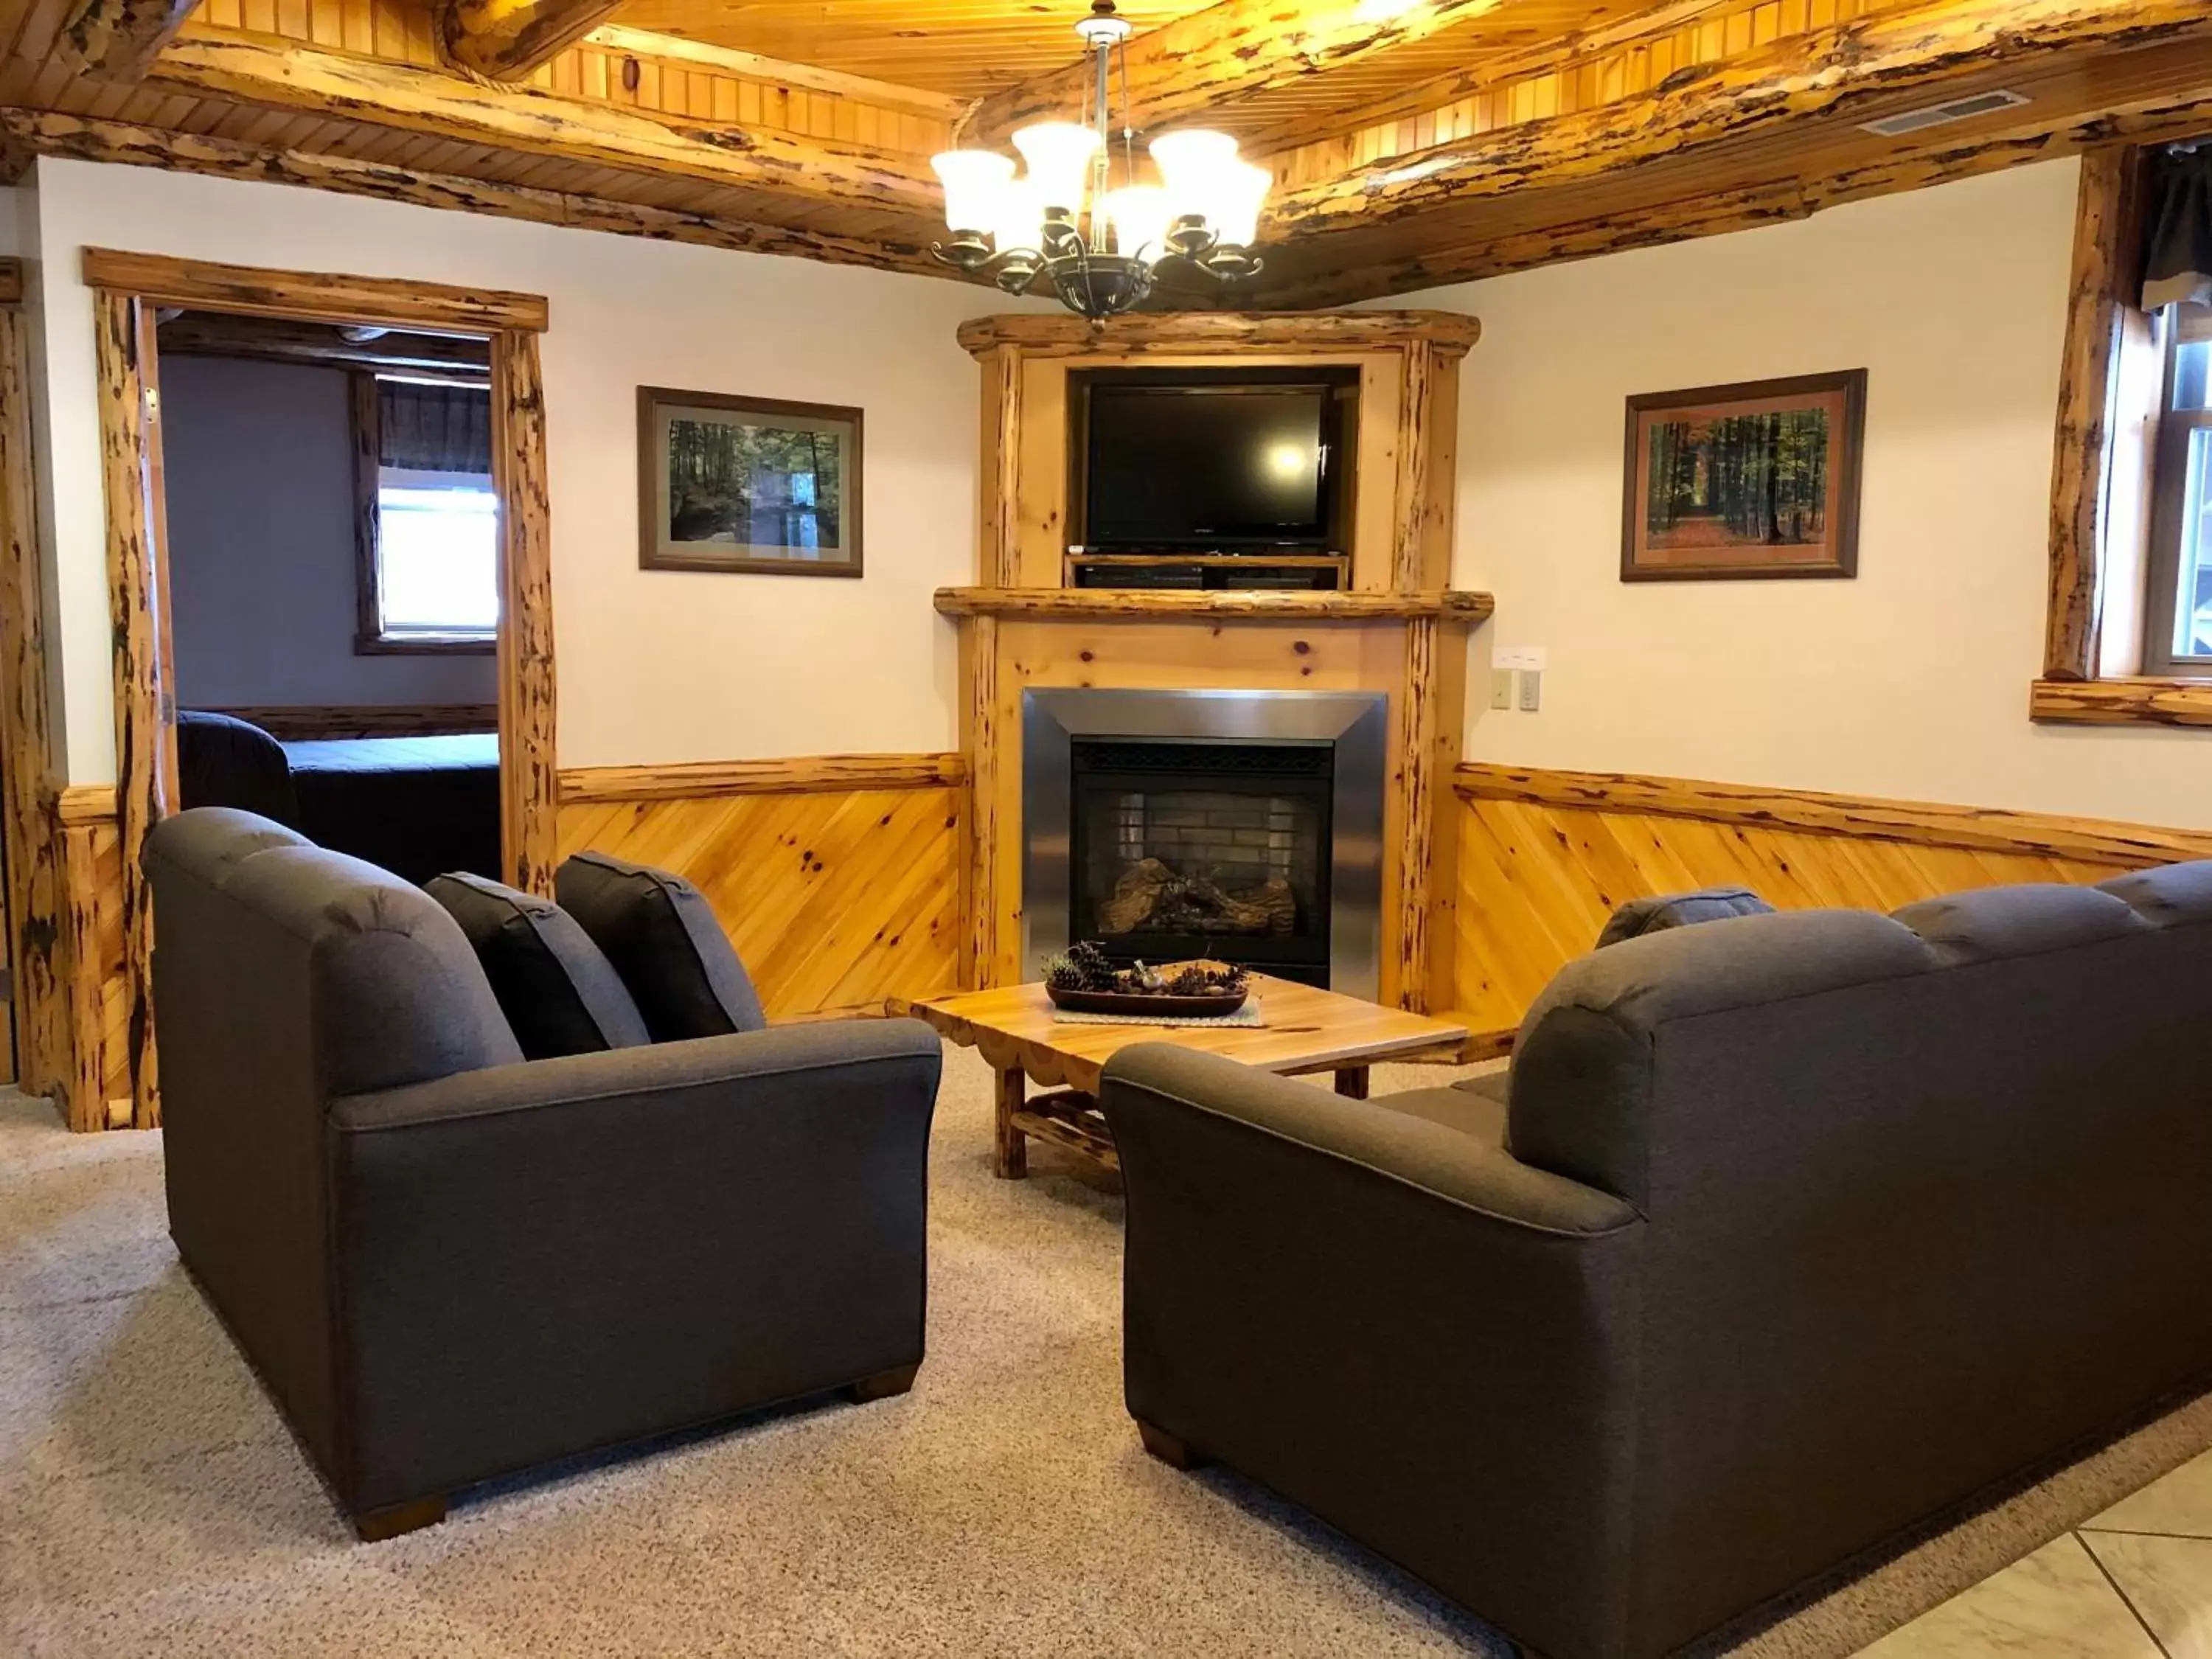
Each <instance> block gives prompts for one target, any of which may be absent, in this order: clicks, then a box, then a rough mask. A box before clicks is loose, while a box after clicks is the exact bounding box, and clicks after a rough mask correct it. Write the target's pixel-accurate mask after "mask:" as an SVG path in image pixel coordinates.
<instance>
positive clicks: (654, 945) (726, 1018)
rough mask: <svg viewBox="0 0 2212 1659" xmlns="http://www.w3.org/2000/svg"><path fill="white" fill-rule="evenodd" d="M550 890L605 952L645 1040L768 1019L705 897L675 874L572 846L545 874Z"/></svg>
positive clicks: (724, 1031) (742, 1027) (724, 1032)
mask: <svg viewBox="0 0 2212 1659" xmlns="http://www.w3.org/2000/svg"><path fill="white" fill-rule="evenodd" d="M553 891H554V896H556V898H558V899H559V900H560V901H561V908H562V909H564V910H566V911H567V912H568V914H569V915H572V916H574V917H575V919H576V921H577V922H578V923H579V924H580V926H581V927H583V930H584V931H585V932H586V933H589V934H590V935H591V936H592V940H593V942H594V943H596V944H597V945H599V949H600V950H602V951H605V952H606V955H607V960H608V961H610V962H611V963H613V964H614V969H615V972H616V973H617V974H619V975H621V976H622V981H623V984H624V985H626V986H628V987H629V994H630V995H631V996H632V997H633V998H635V1000H636V1002H637V1006H638V1010H639V1012H641V1013H642V1014H643V1015H644V1016H645V1024H646V1029H647V1030H649V1031H650V1032H652V1034H653V1041H654V1042H680V1041H682V1040H683V1039H684V1038H686V1037H702V1036H728V1035H729V1034H730V1033H732V1032H733V1031H757V1030H762V1029H763V1028H764V1027H765V1026H766V1025H767V1024H768V1019H767V1017H766V1016H765V1015H764V1014H763V1013H762V1012H761V1004H760V998H759V997H758V995H757V994H755V993H754V990H753V982H752V981H751V980H750V978H749V977H748V976H747V975H746V973H745V967H744V963H742V962H739V961H738V953H737V952H736V951H733V950H732V949H731V948H730V941H729V939H728V937H727V935H726V934H725V933H723V932H722V924H721V923H720V921H716V920H715V917H714V910H713V908H712V907H710V906H709V905H708V902H707V897H706V895H705V894H703V893H702V892H701V891H700V890H698V889H697V888H696V887H694V886H693V885H692V884H690V882H688V881H686V880H684V878H682V877H681V876H676V875H671V874H670V873H669V872H667V871H665V870H655V869H653V868H652V867H651V866H648V865H643V864H632V863H629V861H628V860H623V859H618V858H614V857H611V856H610V855H609V854H605V853H578V854H574V856H573V857H571V858H570V859H569V860H568V861H567V862H566V863H564V864H562V866H561V867H560V869H559V870H558V871H556V872H555V873H554V877H553Z"/></svg>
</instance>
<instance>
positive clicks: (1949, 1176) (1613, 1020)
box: [1508, 866, 2212, 1650]
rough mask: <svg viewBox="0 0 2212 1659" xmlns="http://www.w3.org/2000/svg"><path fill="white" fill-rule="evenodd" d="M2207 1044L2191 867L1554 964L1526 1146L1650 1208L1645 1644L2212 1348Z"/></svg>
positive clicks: (2210, 1009)
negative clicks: (2206, 1289)
mask: <svg viewBox="0 0 2212 1659" xmlns="http://www.w3.org/2000/svg"><path fill="white" fill-rule="evenodd" d="M2207 1030H2212V866H2179V867H2176V868H2173V869H2169V870H2165V871H2158V872H2145V873H2143V874H2142V875H2137V876H2130V877H2125V878H2120V879H2119V880H2118V881H2115V882H2112V883H2108V884H2106V885H2105V886H2104V887H2103V888H2101V889H2099V888H2063V887H2044V886H2030V887H2021V888H2008V889H1990V890H1983V891H1978V892H1972V893H1964V894H1958V895H1954V896H1948V897H1946V898H1942V899H1937V900H1931V901H1929V902H1925V903H1923V904H1917V905H1914V906H1911V907H1909V908H1907V909H1905V910H1904V911H1901V912H1899V915H1898V916H1897V917H1896V918H1894V919H1893V918H1889V917H1883V916H1878V915H1869V914H1862V913H1854V912H1840V911H1813V912H1796V913H1790V914H1783V915H1763V916H1748V917H1742V918H1738V919H1735V920H1730V921H1716V922H1712V923H1711V924H1709V925H1706V926H1703V927H1687V928H1680V929H1677V930H1674V931H1672V932H1668V933H1659V934H1654V935H1650V936H1649V937H1645V938H1642V939H1632V940H1628V941H1626V942H1625V943H1622V944H1620V945H1614V946H1613V947H1611V948H1609V949H1607V950H1605V951H1599V952H1597V953H1595V955H1593V956H1590V957H1585V958H1583V960H1582V961H1580V962H1577V963H1573V964H1571V966H1570V967H1569V968H1568V969H1565V971H1564V972H1562V973H1561V974H1560V975H1559V977H1558V978H1557V979H1556V980H1554V981H1553V984H1552V985H1551V986H1550V987H1548V988H1547V991H1546V992H1545V994H1544V995H1543V996H1542V998H1541V999H1540V1000H1539V1001H1538V1003H1537V1005H1536V1006H1535V1007H1534V1008H1533V1009H1532V1010H1531V1011H1530V1013H1529V1017H1528V1020H1527V1021H1526V1023H1525V1024H1523V1026H1522V1034H1521V1042H1520V1045H1519V1048H1518V1050H1517V1052H1516V1060H1515V1065H1514V1068H1513V1073H1512V1083H1511V1098H1510V1107H1509V1123H1508V1137H1509V1141H1510V1146H1511V1147H1512V1150H1513V1151H1514V1152H1515V1153H1516V1155H1517V1156H1519V1157H1520V1158H1522V1159H1524V1160H1525V1161H1528V1162H1529V1163H1532V1164H1537V1165H1539V1166H1540V1167H1542V1168H1545V1169H1548V1170H1554V1171H1556V1172H1559V1173H1562V1174H1568V1175H1572V1176H1576V1177H1577V1178H1578V1179H1581V1180H1583V1181H1585V1182H1589V1183H1591V1184H1593V1185H1595V1186H1599V1187H1601V1188H1605V1189H1606V1190H1607V1191H1611V1192H1613V1193H1616V1194H1620V1196H1622V1197H1625V1198H1626V1199H1628V1200H1630V1201H1631V1202H1632V1203H1633V1204H1635V1205H1636V1206H1638V1209H1640V1210H1641V1211H1642V1212H1644V1214H1645V1215H1646V1216H1647V1217H1648V1218H1649V1219H1650V1232H1649V1237H1648V1239H1647V1242H1646V1247H1645V1255H1644V1281H1643V1286H1642V1291H1641V1295H1642V1297H1643V1303H1644V1308H1643V1315H1642V1318H1641V1322H1640V1333H1639V1335H1638V1349H1639V1352H1638V1362H1637V1363H1638V1369H1639V1373H1640V1376H1641V1379H1642V1380H1641V1383H1640V1387H1639V1403H1638V1425H1637V1428H1636V1433H1637V1435H1638V1443H1639V1450H1638V1479H1637V1491H1638V1499H1637V1501H1638V1506H1639V1510H1640V1513H1639V1516H1638V1522H1637V1533H1638V1537H1640V1538H1643V1539H1645V1540H1647V1541H1650V1547H1649V1548H1648V1549H1646V1550H1644V1551H1643V1552H1641V1553H1640V1554H1639V1560H1638V1573H1639V1575H1640V1583H1639V1585H1638V1590H1637V1592H1636V1594H1637V1599H1638V1607H1639V1609H1640V1611H1639V1613H1638V1621H1639V1627H1640V1630H1641V1632H1642V1634H1643V1638H1644V1639H1648V1642H1649V1644H1650V1646H1651V1648H1652V1649H1653V1650H1659V1649H1662V1648H1665V1647H1669V1646H1672V1645H1674V1644H1677V1643H1680V1642H1681V1641H1685V1640H1687V1639H1688V1638H1691V1637H1692V1636H1694V1635H1696V1634H1698V1633H1699V1632H1701V1631H1703V1630H1705V1629H1706V1628H1707V1627H1708V1626H1711V1624H1712V1623H1713V1622H1714V1621H1715V1620H1717V1619H1719V1618H1722V1617H1724V1616H1726V1615H1727V1614H1728V1613H1730V1612H1731V1611H1733V1610H1734V1609H1735V1608H1737V1607H1741V1606H1743V1605H1745V1604H1746V1602H1747V1601H1749V1600H1752V1599H1756V1598H1757V1597H1758V1596H1759V1595H1767V1594H1771V1593H1773V1591H1774V1590H1775V1589H1778V1588H1780V1587H1782V1586H1785V1585H1787V1584H1790V1583H1795V1582H1796V1581H1797V1580H1799V1579H1801V1578H1802V1577H1804V1576H1805V1575H1806V1574H1808V1573H1811V1572H1814V1571H1819V1570H1820V1569H1821V1568H1822V1567H1824V1566H1826V1565H1831V1564H1832V1563H1834V1562H1836V1561H1838V1560H1840V1559H1844V1558H1845V1557H1847V1556H1849V1555H1850V1554H1851V1553H1854V1552H1856V1551H1857V1550H1859V1549H1863V1548H1866V1547H1870V1546H1872V1545H1873V1544H1875V1542H1877V1541H1880V1540H1881V1538H1883V1537H1886V1536H1887V1535H1888V1534H1891V1533H1893V1531H1895V1530H1896V1529H1897V1528H1900V1527H1902V1526H1904V1525H1905V1524H1907V1523H1908V1522H1911V1521H1913V1520H1915V1519H1917V1518H1918V1517H1920V1516H1924V1515H1926V1514H1928V1513H1929V1512H1931V1511H1933V1510H1936V1509H1938V1508H1940V1507H1942V1505H1944V1504H1950V1503H1954V1502H1956V1501H1958V1500H1960V1499H1961V1498H1964V1497H1966V1495H1967V1494H1969V1493H1971V1492H1974V1491H1976V1490H1978V1488H1980V1487H1982V1486H1985V1485H1987V1484H1988V1483H1990V1482H1991V1481H1994V1480H1999V1479H2002V1478H2003V1477H2005V1476H2007V1475H2008V1474H2012V1473H2013V1472H2015V1471H2016V1470H2018V1469H2020V1468H2022V1467H2023V1466H2024V1465H2026V1464H2027V1463H2028V1462H2032V1461H2033V1460H2034V1459H2037V1458H2039V1457H2042V1456H2045V1455H2049V1454H2051V1452H2053V1451H2055V1450H2057V1449H2059V1448H2061V1447H2063V1446H2065V1445H2067V1444H2068V1443H2070V1442H2072V1441H2074V1440H2075V1439H2078V1438H2080V1437H2084V1436H2087V1435H2090V1434H2093V1433H2094V1432H2097V1431H2100V1430H2101V1429H2103V1428H2105V1427H2106V1426H2107V1425H2110V1424H2111V1423H2112V1422H2113V1421H2114V1420H2116V1419H2118V1418H2120V1417H2121V1416H2122V1415H2124V1413H2129V1412H2130V1411H2133V1410H2136V1409H2137V1408H2139V1407H2142V1406H2143V1405H2144V1404H2146V1403H2147V1402H2148V1401H2153V1400H2155V1399H2156V1398H2158V1397H2159V1396H2160V1395H2162V1394H2164V1393H2166V1392H2167V1391H2169V1390H2172V1389H2177V1388H2179V1387H2181V1386H2183V1385H2184V1384H2185V1383H2187V1382H2188V1381H2189V1380H2190V1379H2191V1378H2193V1377H2195V1376H2198V1375H2199V1374H2201V1373H2203V1372H2205V1371H2208V1370H2212V1315H2208V1314H2207V1312H2206V1310H2205V1309H2204V1306H2203V1295H2202V1289H2201V1284H2200V1283H2199V1282H2198V1281H2199V1279H2201V1272H2200V1264H2201V1263H2202V1262H2203V1261H2205V1260H2206V1259H2208V1258H2212V1205H2208V1204H2207V1203H2206V1202H2205V1201H2204V1194H2205V1193H2206V1192H2207V1191H2212V1073H2208V1071H2207V1068H2206V1067H2205V1066H2204V1064H2203V1044H2204V1035H2203V1034H2204V1033H2205V1032H2206V1031H2207ZM1777 1492H1818V1493H1820V1494H1821V1497H1820V1501H1818V1502H1817V1503H1805V1504H1796V1503H1792V1504H1780V1505H1778V1504H1776V1503H1775V1502H1774V1498H1773V1494H1775V1493H1777ZM1717 1539H1726V1540H1727V1541H1728V1546H1727V1548H1726V1549H1725V1550H1723V1549H1717V1548H1716V1547H1714V1545H1713V1542H1712V1541H1714V1540H1717Z"/></svg>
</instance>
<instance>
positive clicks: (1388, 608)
mask: <svg viewBox="0 0 2212 1659" xmlns="http://www.w3.org/2000/svg"><path fill="white" fill-rule="evenodd" d="M1494 605H1495V601H1493V600H1492V598H1491V596H1490V595H1489V594H1487V593H1474V592H1465V591H1463V590H1460V589H1448V590H1446V591H1444V592H1434V593H1297V592H1291V593H1281V592H1271V591H1266V590H1262V591H1259V592H1238V591H1236V590H1233V589H1221V590H1218V591H1209V592H1200V593H1194V592H1184V591H1177V590H1174V589H1163V590H1160V591H1158V592H1152V591H1148V590H1145V589H1139V588H1085V587H940V588H939V589H938V590H937V608H938V610H939V611H942V612H943V613H944V614H945V615H946V616H948V617H1044V618H1061V619H1065V620H1068V621H1077V622H1101V621H1110V620H1113V619H1115V618H1119V617H1128V618H1132V619H1134V620H1138V621H1151V622H1161V621H1176V620H1180V619H1184V618H1191V619H1200V620H1203V619H1209V618H1219V619H1229V620H1235V619H1239V618H1241V619H1243V620H1245V621H1248V622H1376V621H1391V620H1407V621H1410V620H1413V619H1417V618H1422V617H1437V618H1443V619H1446V620H1451V621H1458V622H1480V621H1481V620H1482V619H1483V618H1484V617H1487V616H1489V615H1490V613H1491V611H1492V609H1493V608H1494Z"/></svg>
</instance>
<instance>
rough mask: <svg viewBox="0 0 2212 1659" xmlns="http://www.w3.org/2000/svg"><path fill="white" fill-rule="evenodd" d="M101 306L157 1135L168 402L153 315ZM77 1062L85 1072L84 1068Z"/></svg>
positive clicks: (133, 1028) (134, 1046) (113, 557)
mask: <svg viewBox="0 0 2212 1659" xmlns="http://www.w3.org/2000/svg"><path fill="white" fill-rule="evenodd" d="M94 315H95V318H96V321H97V325H98V353H99V365H100V405H101V412H100V451H101V457H100V459H101V471H102V478H103V482H104V484H105V494H106V504H107V577H108V601H109V606H110V610H111V611H112V616H113V620H114V624H115V755H116V785H115V787H116V802H117V808H118V819H119V822H120V824H121V843H122V844H121V857H122V871H121V882H122V904H123V937H124V962H123V973H124V980H125V987H126V996H127V998H128V1005H129V1008H130V1026H129V1031H128V1035H127V1036H126V1038H125V1041H126V1042H128V1044H129V1050H130V1077H131V1121H132V1122H133V1123H134V1124H136V1125H137V1127H140V1128H152V1127H156V1126H157V1125H159V1124H160V1122H161V1076H160V1073H159V1070H158V1066H157V1062H156V1060H155V1052H154V1022H153V978H154V908H153V895H152V892H151V890H149V887H148V885H147V882H146V876H145V872H144V871H143V869H142V868H141V867H140V864H139V858H140V854H142V852H143V850H144V848H145V845H146V836H147V834H148V832H149V831H150V830H151V829H153V827H154V825H155V823H157V822H159V821H160V819H161V817H164V816H165V815H166V814H167V812H168V811H169V809H170V805H171V803H172V801H173V799H174V791H175V781H176V775H177V744H176V702H175V697H174V695H173V691H172V690H171V688H170V686H169V684H168V681H167V669H168V661H167V652H166V651H165V650H164V648H163V647H164V645H165V643H166V641H165V639H164V635H165V632H166V628H167V598H166V591H167V574H168V573H167V568H166V559H165V556H164V554H165V550H164V549H163V548H162V546H161V536H160V520H159V518H158V512H159V509H158V507H157V505H156V491H157V489H158V479H159V476H160V459H159V457H160V453H161V426H160V422H159V401H160V393H159V389H158V387H157V386H156V385H155V379H154V313H153V308H152V307H150V306H149V305H147V304H145V303H144V302H143V301H140V300H138V299H137V298H136V297H135V296H133V295H128V294H120V293H115V292H112V291H106V290H103V291H101V292H100V293H98V294H96V295H94ZM88 937H89V935H81V936H80V938H81V939H83V938H88ZM79 1064H80V1069H81V1068H82V1060H81V1059H80V1062H79ZM72 1109H75V1103H74V1102H72Z"/></svg>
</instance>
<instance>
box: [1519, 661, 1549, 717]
mask: <svg viewBox="0 0 2212 1659" xmlns="http://www.w3.org/2000/svg"><path fill="white" fill-rule="evenodd" d="M1543 702H1544V671H1543V670H1542V669H1541V668H1524V669H1522V671H1521V712H1522V714H1534V713H1535V712H1536V711H1537V709H1539V708H1541V707H1543Z"/></svg>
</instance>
